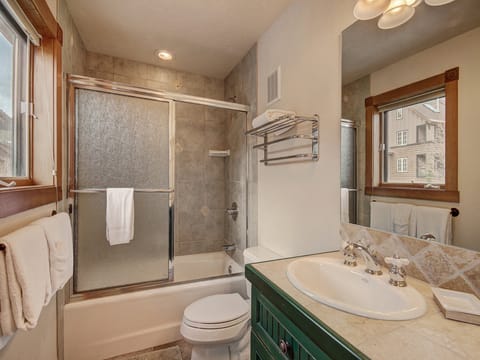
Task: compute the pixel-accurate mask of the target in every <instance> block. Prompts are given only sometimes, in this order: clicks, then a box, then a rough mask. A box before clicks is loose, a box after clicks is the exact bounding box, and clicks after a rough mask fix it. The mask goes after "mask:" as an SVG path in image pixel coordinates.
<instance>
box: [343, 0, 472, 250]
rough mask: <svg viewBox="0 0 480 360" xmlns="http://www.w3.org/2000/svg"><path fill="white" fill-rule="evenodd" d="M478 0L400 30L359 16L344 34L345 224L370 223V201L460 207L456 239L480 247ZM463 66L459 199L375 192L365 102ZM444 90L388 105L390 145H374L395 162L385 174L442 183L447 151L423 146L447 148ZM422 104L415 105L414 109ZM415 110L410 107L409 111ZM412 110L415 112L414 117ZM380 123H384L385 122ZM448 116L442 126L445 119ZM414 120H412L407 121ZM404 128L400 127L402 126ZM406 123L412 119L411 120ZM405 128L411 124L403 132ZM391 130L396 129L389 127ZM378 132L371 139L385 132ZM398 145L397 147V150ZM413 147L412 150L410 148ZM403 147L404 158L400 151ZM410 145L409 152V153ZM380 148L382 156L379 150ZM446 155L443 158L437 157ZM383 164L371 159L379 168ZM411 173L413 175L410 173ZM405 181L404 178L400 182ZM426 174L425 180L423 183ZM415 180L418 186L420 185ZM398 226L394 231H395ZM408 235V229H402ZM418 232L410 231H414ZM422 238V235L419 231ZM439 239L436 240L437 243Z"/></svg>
mask: <svg viewBox="0 0 480 360" xmlns="http://www.w3.org/2000/svg"><path fill="white" fill-rule="evenodd" d="M478 44H480V2H479V1H478V0H462V1H454V2H452V3H450V4H447V5H444V6H438V7H433V6H427V5H425V4H424V3H422V4H420V5H419V6H417V8H416V12H415V16H414V17H413V18H412V19H411V20H409V21H408V22H407V23H405V24H403V25H402V26H399V27H397V28H394V29H390V30H381V29H379V28H378V27H377V21H376V20H375V19H374V20H369V21H357V22H355V23H354V24H353V25H351V26H350V27H349V28H347V29H345V30H344V31H343V34H342V122H341V125H342V130H341V154H342V161H341V187H342V190H341V194H342V199H341V201H342V221H343V222H350V223H356V224H359V225H363V226H371V224H372V219H371V216H370V215H371V207H372V206H371V204H372V202H376V203H377V204H375V206H374V207H376V206H378V203H388V204H392V203H393V204H398V203H401V204H410V205H415V206H428V207H436V208H444V209H449V210H450V209H451V208H455V209H458V210H459V215H458V216H457V217H453V218H452V222H451V228H452V237H451V244H452V245H455V246H460V247H463V248H468V249H472V250H477V251H480V236H479V235H478V234H479V233H480V221H478V220H479V218H478V214H480V191H479V189H478V186H479V184H480V170H479V168H478V158H477V157H476V155H475V153H476V151H475V144H476V143H478V140H477V138H478V134H480V121H478V114H479V113H480V107H479V102H478V98H479V96H480V47H479V46H478ZM457 67H458V69H459V78H458V114H457V115H458V116H457V129H458V135H457V136H456V143H455V144H454V145H455V146H456V148H457V149H458V165H457V166H458V172H457V174H456V175H457V179H458V192H459V199H458V200H457V199H453V200H452V199H450V200H438V199H437V200H432V199H428V200H426V199H424V198H422V197H421V196H419V197H412V196H410V197H401V196H392V195H391V194H389V195H386V196H385V195H382V196H381V195H379V194H374V195H372V194H371V192H370V194H369V191H368V190H367V192H365V182H366V173H367V172H366V158H367V156H366V155H367V154H366V123H367V121H366V117H367V115H368V114H367V112H366V104H365V100H366V99H367V98H370V97H375V96H378V95H381V94H384V93H387V92H390V91H391V90H395V89H399V88H402V87H405V86H408V85H410V84H413V83H416V82H419V81H421V80H424V79H427V78H431V77H433V76H435V75H438V74H445V73H446V72H447V71H448V70H451V69H455V68H457ZM442 96H443V95H442V93H441V92H440V93H437V94H433V95H431V96H430V97H426V98H425V97H424V98H421V99H419V100H418V101H414V102H413V103H406V104H404V105H405V106H404V107H403V113H402V110H401V109H400V110H399V109H397V108H396V107H395V106H394V107H390V108H386V109H384V110H385V113H387V112H388V116H389V122H388V123H387V122H386V121H385V124H389V125H390V127H389V129H386V126H384V127H383V128H380V130H371V129H368V130H369V132H370V133H372V132H375V131H377V132H378V131H379V132H380V133H381V135H382V134H383V136H384V137H390V144H391V145H392V146H391V147H392V149H390V148H387V149H386V148H385V145H383V144H381V143H380V144H378V143H375V142H373V146H372V149H371V151H372V154H373V155H372V156H373V157H374V158H380V157H381V156H384V159H385V161H387V160H388V158H390V160H391V161H390V163H389V164H388V166H385V168H386V170H385V174H382V175H381V176H384V177H389V178H390V179H395V181H404V182H405V183H411V185H412V186H413V185H418V184H416V183H417V182H420V183H422V182H424V186H426V187H430V188H440V187H441V181H442V174H444V173H447V171H446V170H447V169H448V170H450V169H451V167H449V164H448V163H447V162H446V161H445V160H444V159H442V158H441V155H442V151H441V150H435V151H436V152H435V151H434V152H433V153H428V152H427V154H425V151H423V150H422V151H419V150H418V149H419V144H420V143H422V144H425V143H431V144H433V145H432V146H437V147H438V146H439V144H440V145H441V142H442V141H440V140H438V141H437V144H435V141H436V139H438V138H439V137H441V135H442V133H443V132H444V131H445V129H446V126H445V120H442V119H440V118H439V116H441V115H442V112H444V111H448V109H447V110H446V109H445V108H444V107H445V104H444V103H445V101H444V99H443V98H442ZM415 106H416V108H415ZM410 108H412V109H410ZM409 114H413V115H411V116H414V115H415V116H416V118H415V119H413V118H410V120H408V121H407V119H408V116H409ZM379 121H380V120H379ZM442 121H443V123H442ZM408 122H409V123H408ZM402 123H403V124H405V125H401V124H402ZM407 123H408V124H407ZM404 128H405V129H404ZM387 130H388V131H390V132H387ZM381 135H379V134H373V135H372V136H374V137H376V136H381ZM393 148H395V149H393ZM409 149H410V150H409ZM400 150H401V151H403V152H404V155H401V156H400V154H399V151H400ZM407 150H408V151H407ZM380 152H381V154H380ZM439 155H440V156H439ZM377 166H379V164H378V163H377V162H375V161H373V167H374V168H375V167H377ZM408 176H410V177H408ZM402 179H403V180H402ZM419 179H420V180H419ZM414 183H415V184H414ZM392 231H394V229H392ZM404 234H405V233H404ZM409 235H411V236H412V234H409ZM414 236H416V237H420V236H419V234H416V235H414ZM437 241H438V240H437Z"/></svg>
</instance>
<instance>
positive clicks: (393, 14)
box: [353, 0, 455, 29]
mask: <svg viewBox="0 0 480 360" xmlns="http://www.w3.org/2000/svg"><path fill="white" fill-rule="evenodd" d="M453 1H455V0H425V3H426V4H427V5H430V6H440V5H445V4H449V3H451V2H453ZM421 2H422V0H358V1H357V3H356V4H355V7H354V8H353V15H354V16H355V17H356V18H357V19H358V20H370V19H373V18H376V17H377V16H379V15H382V16H381V17H380V19H379V20H378V27H379V28H380V29H393V28H395V27H397V26H400V25H402V24H405V23H406V22H407V21H408V20H410V19H411V18H412V17H413V15H415V7H417V6H418V5H420V3H421Z"/></svg>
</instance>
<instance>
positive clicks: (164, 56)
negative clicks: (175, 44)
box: [157, 50, 173, 61]
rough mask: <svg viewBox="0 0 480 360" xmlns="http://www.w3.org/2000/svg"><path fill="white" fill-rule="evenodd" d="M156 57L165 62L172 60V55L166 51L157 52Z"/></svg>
mask: <svg viewBox="0 0 480 360" xmlns="http://www.w3.org/2000/svg"><path fill="white" fill-rule="evenodd" d="M157 56H158V57H159V58H160V59H161V60H165V61H170V60H172V59H173V55H172V53H171V52H169V51H167V50H158V51H157Z"/></svg>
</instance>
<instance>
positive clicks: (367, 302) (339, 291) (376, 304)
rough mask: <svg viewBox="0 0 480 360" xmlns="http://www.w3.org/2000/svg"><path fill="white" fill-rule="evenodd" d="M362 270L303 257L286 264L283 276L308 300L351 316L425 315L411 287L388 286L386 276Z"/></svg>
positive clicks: (394, 317)
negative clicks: (285, 275)
mask: <svg viewBox="0 0 480 360" xmlns="http://www.w3.org/2000/svg"><path fill="white" fill-rule="evenodd" d="M364 270H365V267H364V266H362V265H361V264H360V265H359V266H356V267H349V266H346V265H344V264H343V259H338V258H330V257H315V258H303V259H299V260H295V261H294V262H292V263H290V265H289V266H288V269H287V277H288V279H289V281H290V282H291V283H292V284H293V286H295V287H296V288H297V289H298V290H300V291H301V292H303V293H304V294H306V295H307V296H309V297H310V298H312V299H314V300H316V301H318V302H321V303H322V304H325V305H329V306H331V307H334V308H336V309H338V310H343V311H346V312H349V313H351V314H355V315H360V316H365V317H368V318H372V319H382V320H408V319H414V318H417V317H420V316H422V315H423V314H425V311H426V309H427V307H426V303H425V299H424V298H423V296H422V295H421V294H420V293H419V292H418V291H417V290H415V289H414V288H413V287H411V286H407V287H403V288H401V287H396V286H392V285H390V284H389V283H388V281H389V276H388V273H387V274H385V272H384V274H383V275H370V274H367V273H366V272H365V271H364Z"/></svg>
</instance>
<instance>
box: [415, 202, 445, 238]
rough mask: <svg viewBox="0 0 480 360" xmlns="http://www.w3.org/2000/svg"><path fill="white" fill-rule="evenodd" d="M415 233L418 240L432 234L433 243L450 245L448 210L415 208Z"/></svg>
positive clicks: (424, 207) (425, 207)
mask: <svg viewBox="0 0 480 360" xmlns="http://www.w3.org/2000/svg"><path fill="white" fill-rule="evenodd" d="M416 217H417V231H416V236H417V237H418V238H420V237H421V236H422V235H424V234H427V233H429V234H432V235H433V236H435V241H437V242H439V243H442V244H451V243H452V216H451V215H450V209H443V208H437V207H427V206H417V208H416Z"/></svg>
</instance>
